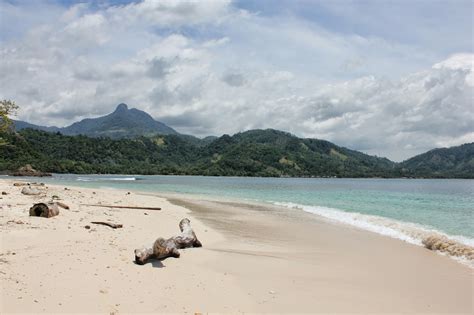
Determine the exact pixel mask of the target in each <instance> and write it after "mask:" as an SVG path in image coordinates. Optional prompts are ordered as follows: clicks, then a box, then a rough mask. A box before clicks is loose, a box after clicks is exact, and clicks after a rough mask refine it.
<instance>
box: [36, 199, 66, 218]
mask: <svg viewBox="0 0 474 315" xmlns="http://www.w3.org/2000/svg"><path fill="white" fill-rule="evenodd" d="M58 214H59V208H58V205H57V204H54V203H52V204H45V203H42V202H41V203H36V204H34V205H33V207H31V208H30V216H32V217H43V218H51V217H54V216H57V215H58Z"/></svg>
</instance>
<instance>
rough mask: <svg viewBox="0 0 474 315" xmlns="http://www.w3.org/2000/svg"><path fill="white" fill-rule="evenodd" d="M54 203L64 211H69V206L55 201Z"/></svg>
mask: <svg viewBox="0 0 474 315" xmlns="http://www.w3.org/2000/svg"><path fill="white" fill-rule="evenodd" d="M54 203H55V204H57V205H58V206H60V207H61V208H63V209H66V210H69V206H68V205H67V204H65V203H63V202H60V201H55V202H54Z"/></svg>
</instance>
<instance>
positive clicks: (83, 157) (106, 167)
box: [0, 129, 474, 178]
mask: <svg viewBox="0 0 474 315" xmlns="http://www.w3.org/2000/svg"><path fill="white" fill-rule="evenodd" d="M4 137H7V138H8V140H9V142H10V144H9V145H7V146H2V147H0V171H2V170H3V171H4V170H14V169H17V168H18V167H20V166H23V165H25V164H31V165H32V166H33V167H34V168H36V169H38V170H41V171H45V172H54V173H98V174H103V173H121V174H188V175H214V176H300V177H313V176H314V177H317V176H321V177H333V176H337V177H402V176H409V177H463V178H473V177H474V176H473V174H474V172H473V166H474V160H473V156H474V152H473V151H474V150H473V147H474V144H467V145H464V146H460V147H456V148H451V149H439V150H433V151H430V152H427V153H425V154H422V155H420V156H417V157H414V158H412V159H410V160H407V161H405V162H403V163H401V164H397V163H394V162H392V161H390V160H388V159H385V158H379V157H374V156H369V155H366V154H364V153H361V152H358V151H354V150H349V149H347V148H343V147H339V146H337V145H335V144H333V143H331V142H328V141H324V140H317V139H301V138H297V137H295V136H293V135H291V134H288V133H285V132H281V131H277V130H271V129H267V130H251V131H247V132H242V133H238V134H235V135H233V136H228V135H224V136H222V137H219V138H207V139H203V140H200V139H198V138H195V137H191V136H183V135H160V136H154V137H139V138H134V139H110V138H89V137H86V136H64V135H61V134H60V133H49V132H44V131H38V130H31V129H25V130H21V131H20V132H19V133H17V134H10V135H7V136H4Z"/></svg>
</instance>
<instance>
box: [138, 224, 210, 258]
mask: <svg viewBox="0 0 474 315" xmlns="http://www.w3.org/2000/svg"><path fill="white" fill-rule="evenodd" d="M179 229H180V230H181V234H179V235H176V236H173V237H171V238H169V239H164V238H161V237H160V238H158V239H157V240H156V241H155V243H154V244H153V247H152V248H146V247H143V248H140V249H135V262H136V263H137V264H139V265H143V264H145V263H146V262H147V261H148V260H149V259H151V258H156V259H163V258H166V257H175V258H178V257H179V256H180V253H179V251H178V249H181V248H188V247H201V246H202V244H201V242H200V241H199V240H198V239H197V237H196V234H195V233H194V231H193V229H192V228H191V223H190V221H189V219H187V218H185V219H182V220H181V221H180V222H179Z"/></svg>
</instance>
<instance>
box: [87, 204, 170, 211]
mask: <svg viewBox="0 0 474 315" xmlns="http://www.w3.org/2000/svg"><path fill="white" fill-rule="evenodd" d="M82 206H88V207H102V208H115V209H138V210H161V208H158V207H135V206H113V205H91V204H82Z"/></svg>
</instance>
